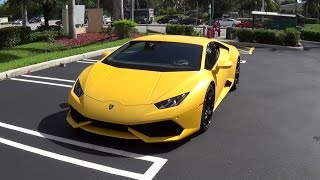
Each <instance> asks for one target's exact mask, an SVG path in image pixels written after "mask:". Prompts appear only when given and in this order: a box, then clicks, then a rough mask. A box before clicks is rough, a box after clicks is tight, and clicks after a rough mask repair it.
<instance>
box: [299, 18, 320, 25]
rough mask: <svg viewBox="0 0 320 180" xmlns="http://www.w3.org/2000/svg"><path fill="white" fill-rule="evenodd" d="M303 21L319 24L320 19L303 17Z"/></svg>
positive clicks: (304, 22)
mask: <svg viewBox="0 0 320 180" xmlns="http://www.w3.org/2000/svg"><path fill="white" fill-rule="evenodd" d="M301 23H302V24H319V23H320V20H319V19H317V18H302V19H301Z"/></svg>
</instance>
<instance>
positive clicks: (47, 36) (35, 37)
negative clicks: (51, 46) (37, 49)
mask: <svg viewBox="0 0 320 180" xmlns="http://www.w3.org/2000/svg"><path fill="white" fill-rule="evenodd" d="M66 36H67V34H66V33H63V32H62V31H43V32H33V33H31V35H30V42H41V41H44V42H54V40H55V39H57V38H61V37H66Z"/></svg>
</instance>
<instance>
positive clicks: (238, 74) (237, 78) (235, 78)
mask: <svg viewBox="0 0 320 180" xmlns="http://www.w3.org/2000/svg"><path fill="white" fill-rule="evenodd" d="M239 81H240V59H239V60H238V62H237V68H236V73H235V75H234V83H233V85H232V87H231V91H235V90H236V89H237V88H238V85H239Z"/></svg>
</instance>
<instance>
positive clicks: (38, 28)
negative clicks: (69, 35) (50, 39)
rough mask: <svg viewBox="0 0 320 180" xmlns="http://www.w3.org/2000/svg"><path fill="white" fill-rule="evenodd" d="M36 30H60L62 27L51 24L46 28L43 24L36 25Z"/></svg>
mask: <svg viewBox="0 0 320 180" xmlns="http://www.w3.org/2000/svg"><path fill="white" fill-rule="evenodd" d="M37 31H40V32H43V31H62V27H61V26H57V25H51V26H49V27H48V28H46V26H45V25H41V26H38V27H37Z"/></svg>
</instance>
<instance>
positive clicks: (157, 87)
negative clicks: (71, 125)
mask: <svg viewBox="0 0 320 180" xmlns="http://www.w3.org/2000/svg"><path fill="white" fill-rule="evenodd" d="M197 73H198V72H195V71H188V72H186V71H182V72H155V71H145V70H137V69H125V68H116V67H112V66H109V65H106V64H103V63H96V64H95V65H94V66H93V67H92V68H91V71H90V73H89V74H88V77H87V80H86V83H85V86H84V87H83V89H84V92H85V94H86V95H87V96H89V97H91V98H94V99H96V100H98V101H101V102H107V101H116V102H119V103H121V104H123V105H145V104H152V103H155V102H156V101H157V100H158V99H159V98H161V97H162V96H163V95H165V94H166V93H168V92H169V91H171V90H173V89H175V88H177V87H178V86H179V85H181V84H182V83H187V84H189V83H188V82H190V81H191V80H192V79H193V77H194V76H195V74H197ZM182 85H184V84H182ZM179 89H181V86H179ZM183 90H184V89H183V88H182V89H181V91H183ZM175 92H176V91H175ZM185 92H186V91H183V92H181V93H185ZM176 95H179V94H175V95H174V96H176ZM174 96H173V97H174Z"/></svg>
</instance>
